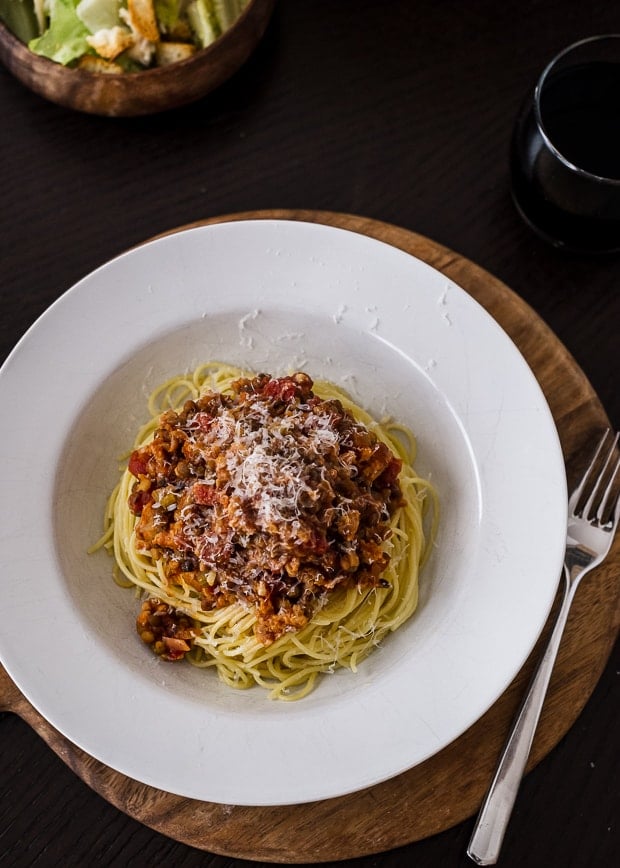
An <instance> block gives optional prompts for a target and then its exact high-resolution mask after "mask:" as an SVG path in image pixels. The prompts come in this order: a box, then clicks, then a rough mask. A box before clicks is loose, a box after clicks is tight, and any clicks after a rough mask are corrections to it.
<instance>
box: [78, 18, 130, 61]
mask: <svg viewBox="0 0 620 868" xmlns="http://www.w3.org/2000/svg"><path fill="white" fill-rule="evenodd" d="M86 42H87V43H88V44H89V45H90V47H91V48H94V49H95V51H96V52H97V54H98V55H99V56H100V57H103V58H105V60H114V58H115V57H118V55H119V54H121V52H123V51H125V50H126V49H127V48H129V47H130V46H131V45H133V36H132V35H131V33H130V32H129V31H128V30H125V28H124V27H119V26H116V27H110V28H109V29H107V30H106V29H102V30H98V31H97V32H96V33H93V35H92V36H87V37H86Z"/></svg>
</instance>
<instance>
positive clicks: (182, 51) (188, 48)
mask: <svg viewBox="0 0 620 868" xmlns="http://www.w3.org/2000/svg"><path fill="white" fill-rule="evenodd" d="M195 53H196V46H195V45H192V44H191V43H188V42H159V43H158V44H157V47H156V49H155V59H156V62H157V66H168V64H170V63H177V61H179V60H185V59H186V58H188V57H191V56H192V54H195Z"/></svg>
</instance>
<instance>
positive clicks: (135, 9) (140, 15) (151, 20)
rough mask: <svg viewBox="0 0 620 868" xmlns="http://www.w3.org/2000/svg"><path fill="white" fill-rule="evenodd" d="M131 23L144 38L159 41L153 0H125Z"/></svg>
mask: <svg viewBox="0 0 620 868" xmlns="http://www.w3.org/2000/svg"><path fill="white" fill-rule="evenodd" d="M127 9H128V10H129V17H130V20H131V24H132V25H133V27H134V28H135V29H136V30H137V32H138V33H139V34H140V36H142V37H144V39H148V41H149V42H159V29H158V27H157V18H156V17H155V9H154V6H153V0H127Z"/></svg>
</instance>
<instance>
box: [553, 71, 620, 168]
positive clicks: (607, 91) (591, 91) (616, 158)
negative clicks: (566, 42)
mask: <svg viewBox="0 0 620 868" xmlns="http://www.w3.org/2000/svg"><path fill="white" fill-rule="evenodd" d="M540 118H541V121H542V126H543V129H544V131H545V132H546V134H547V136H548V138H549V140H550V141H551V143H552V144H553V145H554V146H555V147H556V148H557V150H558V151H559V152H560V154H562V156H563V157H565V158H566V159H567V160H568V161H569V162H570V163H572V164H573V165H574V166H576V167H578V168H579V169H583V170H584V171H585V172H590V173H591V174H593V175H599V176H602V177H604V178H615V179H616V180H617V181H620V63H604V62H601V61H599V62H592V63H587V64H580V65H579V66H572V67H569V68H568V69H564V70H562V71H560V72H558V73H556V74H555V75H553V76H552V77H551V78H550V79H549V81H548V82H547V83H546V85H545V87H544V89H543V91H542V93H541V97H540Z"/></svg>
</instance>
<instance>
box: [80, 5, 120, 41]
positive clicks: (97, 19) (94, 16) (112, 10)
mask: <svg viewBox="0 0 620 868" xmlns="http://www.w3.org/2000/svg"><path fill="white" fill-rule="evenodd" d="M74 5H75V14H76V15H77V17H78V18H79V19H80V20H81V21H82V23H83V24H85V25H86V27H87V28H88V29H89V30H90V32H91V33H96V32H97V31H98V30H108V29H109V28H111V27H115V26H116V25H117V24H120V23H121V22H120V18H119V17H118V10H119V9H120V5H121V4H120V0H78V2H77V3H75V4H74Z"/></svg>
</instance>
